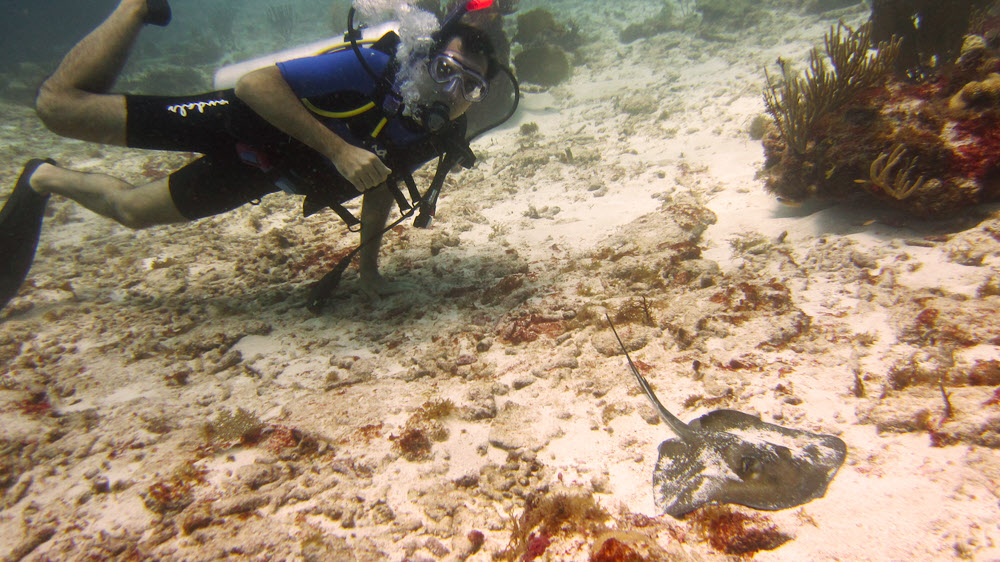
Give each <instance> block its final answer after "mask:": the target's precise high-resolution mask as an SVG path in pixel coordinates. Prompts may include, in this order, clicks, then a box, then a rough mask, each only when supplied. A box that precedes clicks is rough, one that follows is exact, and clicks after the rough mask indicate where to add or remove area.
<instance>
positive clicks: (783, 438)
mask: <svg viewBox="0 0 1000 562" xmlns="http://www.w3.org/2000/svg"><path fill="white" fill-rule="evenodd" d="M608 322H609V323H610V319H609V321H608ZM611 330H612V331H613V332H614V334H615V338H617V339H618V344H619V345H621V346H622V351H623V352H624V353H625V358H626V359H628V365H629V368H630V369H631V370H632V374H633V375H635V378H636V380H637V381H639V386H640V387H642V391H643V392H645V393H646V396H647V397H648V398H649V401H650V402H652V403H653V407H654V408H656V411H657V413H659V415H660V417H661V418H662V419H663V421H664V422H666V423H667V425H668V426H670V429H671V430H673V432H674V433H675V434H677V437H675V438H672V439H667V440H666V441H664V442H663V443H660V447H659V452H660V457H659V459H658V460H657V461H656V468H654V469H653V493H654V495H655V498H654V499H655V501H656V506H657V507H659V508H660V509H662V510H663V512H664V513H667V514H670V515H672V516H674V517H677V518H680V517H681V516H683V515H685V514H687V513H690V512H691V511H694V510H695V509H697V508H699V507H701V506H703V505H706V504H712V503H716V504H726V503H731V504H738V505H743V506H746V507H751V508H754V509H762V510H767V511H777V510H780V509H787V508H790V507H795V506H799V505H802V504H804V503H807V502H810V501H812V500H814V499H816V498H821V497H823V495H824V494H826V488H827V486H828V485H829V484H830V481H831V480H833V477H834V475H836V474H837V470H838V469H839V468H840V466H841V465H842V464H843V463H844V459H845V458H846V457H847V445H845V444H844V442H843V441H842V440H840V439H839V438H837V437H834V436H833V435H821V434H817V433H810V432H808V431H802V430H798V429H789V428H787V427H781V426H779V425H774V424H770V423H766V422H764V421H762V420H761V419H760V418H758V417H756V416H752V415H750V414H745V413H743V412H738V411H736V410H715V411H713V412H709V413H707V414H705V415H703V416H701V417H700V418H698V419H696V420H694V421H692V422H691V423H689V424H685V423H684V422H682V421H681V420H680V419H678V418H677V417H676V416H674V415H673V414H671V413H670V412H669V411H667V409H666V408H664V407H663V404H661V403H660V401H659V400H658V399H657V398H656V394H654V393H653V389H652V388H650V386H649V383H648V382H646V379H645V377H643V376H642V374H641V373H639V369H637V368H636V366H635V363H633V362H632V358H631V357H629V354H628V351H627V350H626V349H625V346H624V344H622V341H621V338H619V337H618V332H617V330H615V327H614V326H611Z"/></svg>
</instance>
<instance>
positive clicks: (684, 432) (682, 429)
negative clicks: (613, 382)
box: [605, 315, 694, 441]
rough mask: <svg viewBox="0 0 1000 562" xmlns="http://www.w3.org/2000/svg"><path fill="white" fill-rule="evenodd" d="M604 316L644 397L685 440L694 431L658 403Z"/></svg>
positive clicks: (609, 319) (609, 320)
mask: <svg viewBox="0 0 1000 562" xmlns="http://www.w3.org/2000/svg"><path fill="white" fill-rule="evenodd" d="M605 318H607V319H608V325H609V326H611V332H612V333H614V335H615V339H616V340H618V345H620V346H621V348H622V353H624V354H625V359H627V360H628V366H629V368H630V369H632V374H633V375H635V380H637V381H639V387H640V388H642V391H643V392H645V393H646V397H647V398H649V401H650V402H652V403H653V407H654V408H656V412H657V413H658V414H660V418H662V419H663V421H664V422H666V423H667V425H669V426H670V429H672V430H673V431H674V433H676V434H677V436H678V437H680V438H681V439H684V440H685V441H686V440H687V438H688V436H690V435H692V434H693V433H694V432H693V431H691V428H689V427H688V426H687V424H686V423H684V422H682V421H681V420H680V418H678V417H677V416H675V415H673V414H671V413H670V412H669V411H667V409H666V408H664V407H663V404H661V403H660V400H659V399H658V398H657V397H656V394H654V393H653V389H652V387H650V386H649V382H647V381H646V377H644V376H642V373H640V372H639V369H638V368H637V367H636V366H635V363H633V362H632V357H630V356H629V354H628V350H627V349H625V344H624V343H622V339H621V337H620V336H619V335H618V330H616V329H615V325H614V324H612V323H611V317H610V316H607V315H605Z"/></svg>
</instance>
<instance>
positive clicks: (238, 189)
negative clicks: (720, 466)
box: [0, 0, 519, 310]
mask: <svg viewBox="0 0 1000 562" xmlns="http://www.w3.org/2000/svg"><path fill="white" fill-rule="evenodd" d="M492 5H493V2H492V0H469V1H467V2H463V3H461V4H459V5H458V6H457V7H456V8H455V9H454V10H452V11H451V13H450V15H449V16H448V17H446V18H445V20H444V22H443V23H442V25H441V26H440V27H439V28H438V29H437V31H434V32H433V33H432V34H431V35H430V37H428V38H421V41H418V42H417V43H418V44H420V45H424V47H423V48H408V49H406V51H407V52H406V55H405V56H404V55H402V54H400V55H398V56H397V51H400V53H401V52H402V50H401V49H400V44H401V38H400V36H399V35H398V34H397V33H396V32H395V31H388V32H386V33H385V34H384V35H382V36H381V37H379V38H377V39H370V40H369V39H365V40H363V39H362V37H363V34H362V30H361V29H356V28H355V27H354V13H355V12H354V8H352V9H351V11H350V14H349V16H348V33H347V35H346V36H345V43H343V44H341V46H340V48H339V49H333V50H330V51H329V52H323V53H321V54H317V55H314V56H309V57H305V58H299V59H293V60H288V61H282V62H277V63H276V64H268V65H267V66H264V67H263V68H259V69H256V70H253V71H251V72H248V73H247V74H245V75H243V76H241V77H239V79H238V81H236V83H235V87H234V88H230V89H220V90H217V91H213V92H208V93H204V94H198V95H190V96H147V95H130V94H124V95H122V94H114V93H110V90H111V87H112V85H113V84H114V82H115V80H116V78H117V77H118V75H119V73H120V72H121V70H122V67H123V65H124V64H125V60H126V58H127V56H128V54H129V51H130V49H131V46H132V44H133V42H134V41H135V39H136V37H137V36H138V33H139V32H140V30H141V29H142V27H143V25H145V24H151V25H157V26H165V25H167V24H168V23H169V22H170V19H171V12H170V7H169V5H168V3H167V0H122V1H121V2H120V3H119V5H118V6H117V7H116V8H115V10H114V11H113V12H112V13H111V15H110V16H108V18H107V19H106V20H105V21H104V22H103V23H101V24H100V25H99V26H98V27H97V28H96V29H94V30H93V31H92V32H91V33H90V34H89V35H87V36H86V37H84V38H83V39H82V40H81V41H80V42H79V43H78V44H77V45H76V46H75V47H73V48H72V49H71V50H70V51H69V53H68V54H67V55H66V56H65V58H64V59H63V60H62V62H61V63H60V64H59V66H58V68H57V69H56V71H55V72H54V73H53V74H52V75H51V76H50V77H49V78H48V79H47V80H46V81H45V82H44V83H43V84H42V86H41V87H40V89H39V92H38V97H37V99H36V110H37V113H38V116H39V118H40V119H41V120H42V122H43V123H44V124H45V125H46V127H48V128H49V129H50V130H52V131H53V132H55V133H57V134H59V135H62V136H66V137H71V138H76V139H81V140H86V141H92V142H98V143H104V144H113V145H120V146H126V147H131V148H141V149H153V150H172V151H184V152H195V153H200V154H201V155H202V156H201V157H199V158H197V159H196V160H194V161H192V162H190V163H189V164H187V165H185V166H184V167H182V168H180V169H178V170H176V171H174V172H172V173H171V174H170V175H169V176H168V177H166V178H163V179H159V180H155V181H153V182H151V183H148V184H145V185H139V186H133V185H130V184H128V183H126V182H125V181H122V180H120V179H117V178H114V177H111V176H108V175H104V174H99V173H84V172H77V171H73V170H69V169H66V168H62V167H59V166H58V165H57V164H56V163H55V162H53V161H51V160H41V159H36V160H31V161H29V162H28V163H27V164H26V165H25V167H24V169H23V171H22V173H21V175H20V177H19V178H18V180H17V183H16V185H15V188H14V190H13V192H12V194H11V195H10V197H9V198H8V200H7V202H6V204H5V205H4V208H3V210H2V211H0V309H2V308H3V307H4V306H6V304H7V303H8V302H9V301H10V299H12V298H13V297H14V296H15V294H16V293H17V291H18V289H19V287H20V286H21V284H22V283H23V281H24V279H25V277H26V276H27V273H28V270H29V268H30V266H31V263H32V261H33V259H34V254H35V249H36V246H37V243H38V236H39V232H40V229H41V224H42V218H43V215H44V211H45V205H46V201H47V199H48V197H49V196H50V195H51V194H57V195H61V196H63V197H67V198H69V199H72V200H74V201H76V202H77V203H79V204H81V205H83V206H84V207H86V208H88V209H90V210H92V211H94V212H96V213H98V214H100V215H103V216H105V217H108V218H111V219H113V220H115V221H117V222H118V223H120V224H122V225H124V226H126V227H129V228H132V229H141V228H147V227H151V226H155V225H164V224H171V223H181V222H188V221H193V220H197V219H200V218H204V217H208V216H212V215H217V214H220V213H223V212H226V211H229V210H232V209H235V208H236V207H239V206H241V205H243V204H245V203H255V202H259V200H260V198H262V197H263V196H264V195H267V194H269V193H273V192H276V191H279V190H282V191H285V192H288V193H292V194H298V195H304V196H305V200H304V205H303V212H304V214H306V215H309V214H312V213H314V212H317V211H319V210H322V209H325V208H331V209H333V210H334V211H335V212H336V213H337V214H338V215H339V216H340V218H342V219H343V220H345V221H346V222H347V223H348V226H349V227H351V228H352V230H354V227H357V226H359V221H358V220H357V219H356V218H355V217H353V216H352V215H351V214H350V212H348V211H347V210H346V209H344V208H343V206H342V205H341V204H342V203H343V202H345V201H347V200H349V199H352V198H354V197H357V196H358V195H362V194H363V200H362V210H361V219H360V226H359V228H358V230H360V233H361V244H360V245H359V246H358V248H356V249H355V252H354V253H352V257H353V255H354V254H355V253H356V254H358V255H359V256H360V258H359V263H360V267H359V283H360V288H361V289H362V291H363V292H364V293H366V294H368V295H369V296H372V297H373V298H377V297H379V296H383V295H389V294H393V293H397V292H400V291H402V290H405V289H407V288H408V287H409V285H408V284H405V283H392V282H389V281H388V280H386V279H385V278H383V276H382V275H381V274H380V273H379V270H378V254H379V246H380V244H381V240H382V236H383V234H384V233H385V232H387V231H388V229H389V228H391V227H392V226H394V225H395V224H398V223H399V222H401V221H402V220H403V219H405V218H407V217H409V216H411V215H413V214H414V213H419V215H418V216H417V220H416V221H415V224H417V226H426V225H427V224H428V223H429V221H430V217H431V216H432V215H433V213H434V207H435V205H436V201H437V196H438V193H439V191H440V188H441V186H442V185H443V183H444V179H445V175H446V174H447V173H448V171H450V170H451V169H453V168H456V167H458V166H459V165H461V166H464V167H469V166H471V165H472V164H473V163H474V161H475V157H474V155H473V154H472V151H471V149H470V148H469V142H470V141H471V140H472V139H473V138H474V137H475V136H477V135H478V134H481V133H482V132H484V131H486V130H488V129H490V128H492V127H495V126H496V125H499V124H500V123H502V122H503V121H506V120H507V119H508V118H509V117H510V116H511V115H512V114H513V112H514V110H515V109H516V107H517V101H518V97H519V96H518V88H517V81H516V80H515V79H514V77H513V75H512V74H511V72H510V70H509V69H508V68H507V67H506V66H505V65H504V64H503V63H502V62H501V61H500V60H498V58H497V55H496V52H497V51H496V49H495V47H494V44H493V43H492V41H491V39H490V36H491V34H487V33H486V32H484V31H483V30H482V29H480V28H477V27H475V26H473V25H470V24H469V23H467V21H465V20H463V18H464V17H465V16H466V15H467V14H470V12H482V13H485V11H486V10H489V9H490V8H491V7H493V6H492ZM494 9H495V8H494ZM468 19H473V18H467V20H468ZM435 23H436V22H435ZM492 35H493V36H494V37H495V34H492ZM425 39H426V40H425ZM345 45H347V47H345ZM401 77H403V78H401ZM434 158H437V159H438V168H437V173H436V174H435V176H434V181H433V182H432V184H431V186H430V188H428V189H427V191H426V192H425V193H424V194H421V193H420V192H419V191H418V189H417V187H416V185H415V184H414V182H413V178H412V173H413V172H414V171H415V170H416V169H418V168H419V167H420V166H422V165H423V164H425V163H426V162H429V161H430V160H432V159H434ZM400 183H402V184H404V185H405V187H406V188H407V191H408V194H409V196H410V201H407V198H406V196H404V195H403V193H402V191H401V190H400V189H399V187H398V185H399V184H400ZM394 202H395V203H396V204H397V205H398V206H399V208H400V212H401V214H402V215H403V216H402V217H401V218H400V220H399V221H396V222H395V223H394V224H393V225H390V226H389V227H386V223H387V222H388V217H389V214H390V211H391V209H392V206H393V203H394ZM349 261H350V260H349V259H345V260H343V261H342V263H341V264H338V268H337V269H338V270H339V271H338V272H336V274H334V272H331V274H328V275H327V277H325V278H324V279H323V281H321V282H320V283H318V284H317V286H316V287H315V288H314V293H313V296H312V299H311V301H310V307H311V308H313V309H314V310H315V309H317V308H319V307H321V306H322V304H323V303H324V302H325V299H326V297H327V296H328V295H329V293H330V292H332V289H333V287H334V286H335V285H336V283H337V281H338V280H339V276H340V274H341V273H342V272H343V269H345V268H346V266H347V264H348V263H349Z"/></svg>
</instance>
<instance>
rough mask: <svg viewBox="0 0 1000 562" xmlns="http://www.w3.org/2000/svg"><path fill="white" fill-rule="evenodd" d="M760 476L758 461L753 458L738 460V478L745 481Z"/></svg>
mask: <svg viewBox="0 0 1000 562" xmlns="http://www.w3.org/2000/svg"><path fill="white" fill-rule="evenodd" d="M758 474H760V461H758V460H757V459H755V458H753V457H743V458H742V459H740V477H741V478H743V479H744V480H746V479H747V478H756V477H757V475H758Z"/></svg>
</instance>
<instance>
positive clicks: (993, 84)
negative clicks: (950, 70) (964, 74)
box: [948, 72, 1000, 111]
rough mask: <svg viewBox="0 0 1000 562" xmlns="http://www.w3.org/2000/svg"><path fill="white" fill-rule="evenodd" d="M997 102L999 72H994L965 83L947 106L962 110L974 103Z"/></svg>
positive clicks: (998, 101) (999, 100)
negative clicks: (978, 80)
mask: <svg viewBox="0 0 1000 562" xmlns="http://www.w3.org/2000/svg"><path fill="white" fill-rule="evenodd" d="M998 103H1000V74H997V73H996V72H994V73H992V74H990V75H989V76H987V77H986V79H985V80H983V81H982V82H969V83H968V84H966V85H965V86H964V87H963V88H962V89H961V91H959V92H958V93H957V94H955V95H954V96H952V98H951V100H949V101H948V107H950V108H951V109H953V110H956V111H962V110H965V109H968V108H969V107H971V106H974V105H996V104H998Z"/></svg>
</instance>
